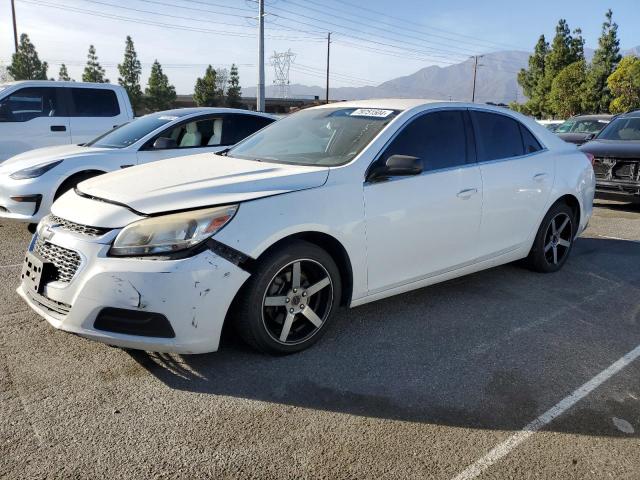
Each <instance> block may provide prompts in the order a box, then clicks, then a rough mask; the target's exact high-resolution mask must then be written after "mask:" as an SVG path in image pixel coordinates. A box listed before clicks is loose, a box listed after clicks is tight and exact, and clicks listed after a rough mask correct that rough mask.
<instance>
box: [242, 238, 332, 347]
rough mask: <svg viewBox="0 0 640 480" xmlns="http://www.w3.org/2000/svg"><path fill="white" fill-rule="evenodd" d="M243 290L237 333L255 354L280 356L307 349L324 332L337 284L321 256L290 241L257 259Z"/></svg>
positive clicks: (316, 250)
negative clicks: (254, 350)
mask: <svg viewBox="0 0 640 480" xmlns="http://www.w3.org/2000/svg"><path fill="white" fill-rule="evenodd" d="M242 290H243V291H241V292H240V295H239V297H238V299H237V300H238V301H237V303H236V305H237V307H236V311H235V312H234V317H235V318H234V319H233V322H234V326H235V329H236V331H237V332H238V334H239V335H240V336H241V337H242V339H243V340H244V341H245V342H246V343H248V344H249V345H251V346H252V347H254V348H255V349H257V350H260V351H261V352H264V353H270V354H275V355H283V354H289V353H295V352H299V351H301V350H304V349H306V348H309V347H310V346H311V345H313V344H314V343H315V342H317V341H318V340H319V339H320V337H321V336H322V335H323V334H324V333H325V332H326V330H327V327H328V326H329V322H330V321H331V319H332V317H333V313H334V311H335V309H336V308H337V306H338V305H339V304H340V295H341V292H342V284H341V279H340V273H339V270H338V267H337V266H336V263H335V262H334V260H333V258H331V256H330V255H329V254H328V253H327V252H326V251H324V250H323V249H322V248H320V247H318V246H317V245H314V244H312V243H308V242H304V241H301V240H294V241H291V242H288V243H286V244H285V245H283V246H281V247H280V248H278V249H276V250H274V251H272V252H268V253H267V254H266V255H265V256H264V257H263V258H260V259H259V260H258V262H257V265H256V268H255V273H254V274H253V275H252V276H251V278H249V280H248V281H247V282H246V283H245V284H244V285H243V287H242Z"/></svg>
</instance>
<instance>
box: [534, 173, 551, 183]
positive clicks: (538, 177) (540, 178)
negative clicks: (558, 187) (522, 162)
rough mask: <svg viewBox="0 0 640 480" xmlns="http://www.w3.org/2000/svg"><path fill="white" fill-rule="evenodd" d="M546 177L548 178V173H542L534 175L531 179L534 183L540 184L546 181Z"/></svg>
mask: <svg viewBox="0 0 640 480" xmlns="http://www.w3.org/2000/svg"><path fill="white" fill-rule="evenodd" d="M548 176H549V174H548V173H546V172H543V173H536V174H535V175H534V176H533V179H534V180H535V181H536V182H542V181H543V180H546V179H547V177H548Z"/></svg>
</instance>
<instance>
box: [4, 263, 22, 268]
mask: <svg viewBox="0 0 640 480" xmlns="http://www.w3.org/2000/svg"><path fill="white" fill-rule="evenodd" d="M21 266H22V264H21V263H14V264H12V265H0V268H17V267H21Z"/></svg>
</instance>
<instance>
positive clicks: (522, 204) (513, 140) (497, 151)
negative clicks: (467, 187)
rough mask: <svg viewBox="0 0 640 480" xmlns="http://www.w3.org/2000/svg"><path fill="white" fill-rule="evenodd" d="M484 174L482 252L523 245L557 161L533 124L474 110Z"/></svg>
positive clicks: (498, 252)
mask: <svg viewBox="0 0 640 480" xmlns="http://www.w3.org/2000/svg"><path fill="white" fill-rule="evenodd" d="M470 114H471V118H472V121H473V126H474V133H475V139H476V145H477V155H478V165H479V166H480V172H481V174H482V185H483V193H482V227H481V229H480V238H479V242H478V248H479V249H480V256H481V257H484V256H487V257H493V256H498V255H501V254H503V253H507V252H509V251H511V250H514V249H516V248H518V247H521V246H522V245H523V244H524V243H525V242H526V241H527V240H528V239H529V238H530V235H531V232H532V231H533V230H534V229H537V228H538V222H539V221H540V218H541V216H542V214H543V209H544V208H545V205H546V203H547V199H548V198H549V193H550V191H551V187H552V186H553V181H554V175H555V162H554V159H553V157H552V155H551V154H550V153H549V152H548V151H547V150H545V149H544V148H543V147H542V145H541V144H540V143H539V142H538V140H537V139H536V138H535V137H534V135H533V134H532V133H531V132H530V131H529V129H528V128H527V127H526V126H525V125H523V124H521V123H520V122H519V121H517V120H516V119H514V118H512V117H510V116H508V115H503V114H500V113H497V112H489V111H479V110H471V111H470Z"/></svg>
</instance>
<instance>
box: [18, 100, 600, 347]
mask: <svg viewBox="0 0 640 480" xmlns="http://www.w3.org/2000/svg"><path fill="white" fill-rule="evenodd" d="M594 188H595V182H594V174H593V168H592V165H591V162H590V161H589V159H588V158H587V157H586V156H585V155H584V154H583V153H580V152H579V151H578V150H577V149H576V147H575V146H574V145H570V144H567V143H565V142H563V141H562V140H560V139H559V138H557V137H556V136H555V135H554V134H553V133H551V132H549V131H547V130H546V129H545V128H544V127H542V126H540V125H538V124H536V123H535V121H533V120H530V119H528V118H526V117H524V116H522V115H520V114H518V113H514V112H511V111H509V110H503V109H500V108H494V107H490V106H484V105H482V106H481V105H474V104H463V103H449V102H446V103H445V102H430V101H425V100H375V101H374V100H371V101H359V102H345V103H339V104H330V105H323V106H319V107H315V108H311V109H308V110H303V111H301V112H299V113H296V114H294V115H291V116H289V117H286V118H284V119H283V120H280V121H278V122H276V123H274V124H272V125H270V126H269V127H267V128H265V129H263V130H261V131H259V132H258V133H256V134H254V135H252V136H250V137H248V138H247V139H246V140H244V141H243V142H241V143H240V144H238V145H236V146H235V147H233V148H231V149H230V150H229V151H228V152H225V153H222V154H217V155H215V154H210V153H208V154H201V155H197V156H194V157H191V159H190V161H189V162H185V161H183V160H181V159H175V160H166V161H163V162H158V163H156V164H154V165H142V166H137V167H133V168H130V169H126V170H121V171H117V172H114V173H110V174H107V175H103V176H100V177H96V178H93V179H91V180H88V181H85V182H82V183H80V184H79V185H78V186H77V188H75V189H74V190H72V191H69V192H67V193H66V194H64V195H63V196H62V197H61V198H60V199H59V200H58V201H57V202H56V203H54V205H53V210H52V214H51V215H50V216H47V217H45V218H44V219H43V220H42V221H41V222H40V224H39V225H38V228H37V231H36V234H35V235H34V236H33V239H32V241H31V244H30V246H29V248H28V251H27V253H26V255H25V260H24V266H23V270H22V283H21V285H20V287H19V289H18V293H19V294H20V295H21V296H22V297H23V298H24V300H25V301H26V302H27V303H28V304H29V305H30V306H31V308H33V309H34V310H35V311H36V312H37V313H39V314H40V315H41V316H43V317H44V318H45V319H46V320H47V321H48V322H49V323H50V324H52V325H53V326H54V327H56V328H58V329H61V330H65V331H67V332H73V333H76V334H79V335H82V336H84V337H88V338H91V339H94V340H98V341H101V342H104V343H108V344H112V345H117V346H121V347H127V348H136V349H145V350H154V351H161V352H179V353H201V352H210V351H215V350H217V349H218V344H219V339H220V333H221V330H222V327H223V325H224V324H225V322H228V323H231V324H233V326H234V327H235V328H236V330H237V331H238V332H239V334H240V335H241V336H242V337H243V338H244V339H245V340H246V341H247V342H248V343H249V344H250V345H252V346H253V347H255V348H257V349H259V350H261V351H263V352H268V353H274V354H285V353H292V352H296V351H299V350H302V349H304V348H307V347H309V346H310V345H312V344H313V343H314V342H316V341H317V340H318V339H319V338H320V337H321V336H322V334H323V333H324V332H325V331H326V330H327V328H328V326H329V324H330V322H331V319H332V315H333V314H334V312H335V310H336V309H337V308H338V307H339V306H340V305H346V306H350V307H355V306H358V305H362V304H365V303H368V302H372V301H374V300H379V299H381V298H384V297H388V296H391V295H395V294H399V293H402V292H406V291H409V290H413V289H416V288H421V287H425V286H427V285H430V284H433V283H437V282H442V281H444V280H448V279H451V278H454V277H459V276H461V275H466V274H469V273H472V272H476V271H479V270H483V269H487V268H490V267H495V266H497V265H501V264H504V263H507V262H513V261H515V260H520V259H525V261H526V263H527V264H528V265H529V266H530V267H531V268H532V269H534V270H536V271H539V272H555V271H557V270H559V269H560V268H561V267H562V266H563V265H564V264H565V262H566V261H567V258H568V257H569V254H570V252H571V247H572V245H573V242H574V240H575V238H576V237H577V236H578V235H579V234H580V232H581V231H582V230H583V229H584V228H585V227H586V225H587V222H588V221H589V218H590V216H591V212H592V202H593V194H594Z"/></svg>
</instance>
